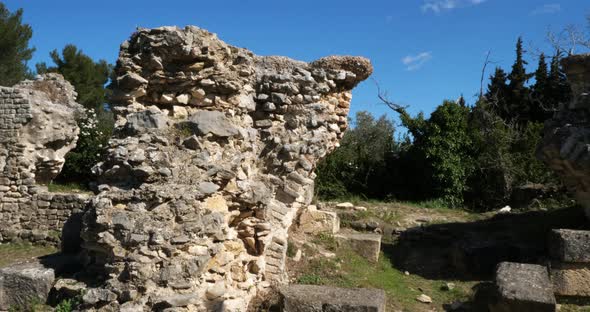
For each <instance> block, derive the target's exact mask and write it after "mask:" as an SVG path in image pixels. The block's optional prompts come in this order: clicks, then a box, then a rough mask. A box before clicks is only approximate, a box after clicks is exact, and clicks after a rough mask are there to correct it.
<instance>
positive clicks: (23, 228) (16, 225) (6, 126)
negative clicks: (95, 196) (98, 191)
mask: <svg viewBox="0 0 590 312" xmlns="http://www.w3.org/2000/svg"><path fill="white" fill-rule="evenodd" d="M75 95H76V94H75V92H74V91H73V87H72V86H71V85H70V84H69V83H68V82H67V81H65V80H63V77H61V76H59V75H56V74H49V75H46V76H42V77H40V78H39V79H37V80H35V81H25V82H23V83H21V84H19V85H17V86H15V87H13V88H7V87H0V242H7V241H16V240H26V241H31V242H50V243H53V244H57V243H59V238H60V236H61V233H62V228H64V225H66V223H67V222H68V220H69V219H70V218H71V216H72V215H74V214H76V213H80V212H81V211H82V209H83V208H84V207H85V206H86V203H87V201H88V196H86V195H77V194H51V193H49V192H47V188H46V187H44V186H40V185H39V183H45V182H47V181H49V180H51V179H52V178H54V177H55V176H56V175H57V174H58V173H59V171H60V170H61V167H62V166H63V163H64V161H65V160H64V156H65V154H66V153H67V152H68V151H70V150H71V149H72V148H73V147H74V146H75V143H76V140H77V135H78V131H79V130H78V127H77V126H76V122H75V120H74V118H72V117H73V114H74V113H76V112H78V111H79V110H80V109H81V106H80V105H79V104H77V103H75V102H74V98H75Z"/></svg>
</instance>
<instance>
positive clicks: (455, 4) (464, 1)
mask: <svg viewBox="0 0 590 312" xmlns="http://www.w3.org/2000/svg"><path fill="white" fill-rule="evenodd" d="M486 1H487V0H424V3H423V4H422V12H428V11H432V12H434V13H436V14H439V13H441V12H444V11H450V10H453V9H457V8H462V7H468V6H474V5H478V4H482V3H484V2H486Z"/></svg>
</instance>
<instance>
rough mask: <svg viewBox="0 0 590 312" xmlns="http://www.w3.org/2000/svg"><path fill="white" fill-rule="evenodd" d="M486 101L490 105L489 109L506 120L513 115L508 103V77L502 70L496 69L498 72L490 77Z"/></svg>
mask: <svg viewBox="0 0 590 312" xmlns="http://www.w3.org/2000/svg"><path fill="white" fill-rule="evenodd" d="M485 99H486V101H487V102H488V103H490V104H489V107H488V109H490V110H493V111H494V112H495V113H496V114H497V115H498V116H501V117H502V118H504V119H509V116H510V114H511V113H510V108H509V107H508V102H507V100H508V75H507V74H506V72H505V71H504V70H503V69H502V68H500V67H496V71H495V72H494V74H493V75H492V76H490V83H489V84H488V91H487V92H486V94H485Z"/></svg>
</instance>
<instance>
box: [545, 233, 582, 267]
mask: <svg viewBox="0 0 590 312" xmlns="http://www.w3.org/2000/svg"><path fill="white" fill-rule="evenodd" d="M549 251H550V253H551V257H552V258H553V260H556V261H562V262H583V263H590V231H575V230H553V231H551V235H550V238H549Z"/></svg>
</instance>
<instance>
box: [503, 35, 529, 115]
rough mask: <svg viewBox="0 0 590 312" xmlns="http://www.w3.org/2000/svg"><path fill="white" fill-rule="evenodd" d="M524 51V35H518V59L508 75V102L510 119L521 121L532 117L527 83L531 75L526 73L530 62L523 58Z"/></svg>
mask: <svg viewBox="0 0 590 312" xmlns="http://www.w3.org/2000/svg"><path fill="white" fill-rule="evenodd" d="M524 52H525V51H524V49H523V47H522V37H518V40H517V41H516V60H515V62H514V64H513V65H512V72H511V73H510V75H508V79H509V80H510V83H509V84H508V103H509V106H510V107H509V109H510V117H511V118H510V119H513V120H516V121H519V122H520V123H523V122H526V121H527V120H529V119H530V107H529V106H530V101H529V91H530V90H529V88H527V86H526V83H527V81H528V80H529V78H530V77H531V75H529V74H527V73H526V68H525V66H526V65H527V64H528V63H527V62H526V61H525V60H524V58H523V55H524Z"/></svg>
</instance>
